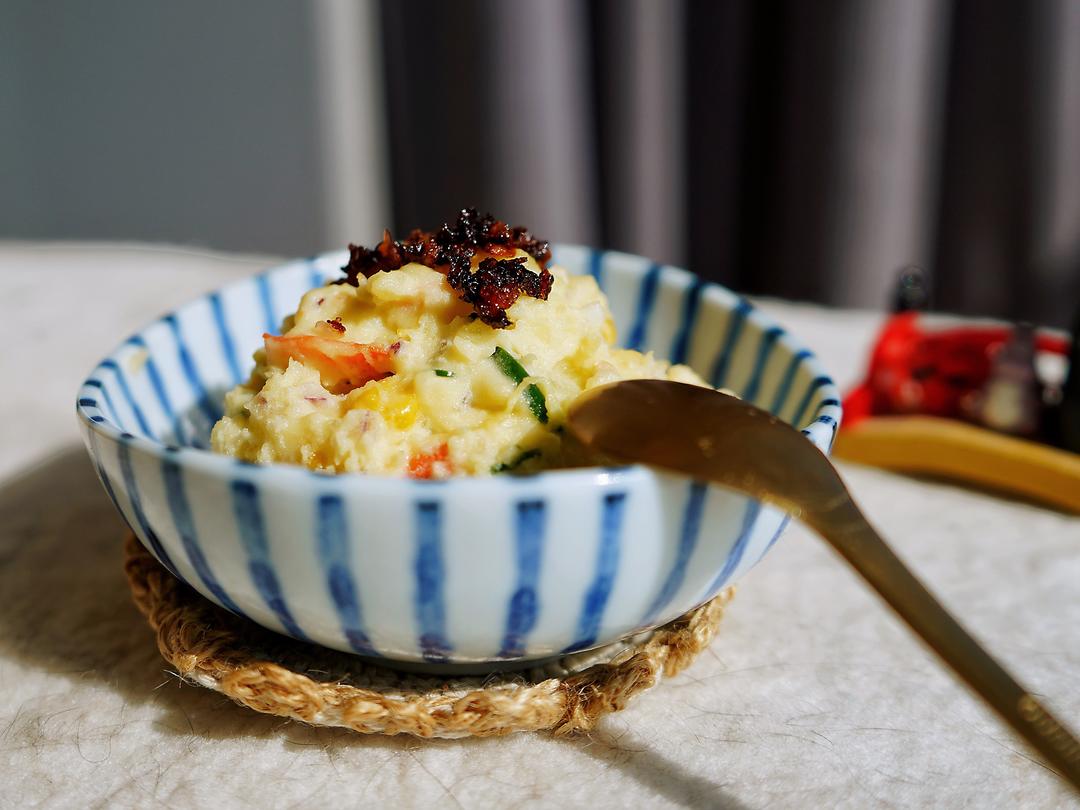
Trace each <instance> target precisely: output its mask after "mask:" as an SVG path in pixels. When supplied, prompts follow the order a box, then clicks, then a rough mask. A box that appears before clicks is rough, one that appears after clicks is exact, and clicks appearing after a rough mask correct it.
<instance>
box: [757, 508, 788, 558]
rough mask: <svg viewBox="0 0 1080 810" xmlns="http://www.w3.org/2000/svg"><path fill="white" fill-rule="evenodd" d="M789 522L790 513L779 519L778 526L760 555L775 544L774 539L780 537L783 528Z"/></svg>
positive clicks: (763, 554)
mask: <svg viewBox="0 0 1080 810" xmlns="http://www.w3.org/2000/svg"><path fill="white" fill-rule="evenodd" d="M790 522H791V515H784V517H783V519H782V520H781V521H780V528H778V529H777V530H776V534H774V535H773V536H772V538H771V539H770V540H769V544H768V545H767V546H765V551H763V552H762V556H765V553H766V552H768V550H769V549H770V548H772V547H773V546H774V545H776V541H777V540H779V539H780V535H782V534H783V533H784V529H786V528H787V526H788V523H790Z"/></svg>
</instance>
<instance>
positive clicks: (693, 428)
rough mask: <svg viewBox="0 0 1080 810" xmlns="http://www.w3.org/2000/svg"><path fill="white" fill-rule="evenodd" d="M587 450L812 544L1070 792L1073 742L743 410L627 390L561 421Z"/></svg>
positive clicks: (671, 390) (763, 419) (749, 409)
mask: <svg viewBox="0 0 1080 810" xmlns="http://www.w3.org/2000/svg"><path fill="white" fill-rule="evenodd" d="M568 427H569V429H570V432H571V433H572V434H573V435H574V436H575V437H576V438H577V439H578V440H579V441H581V442H582V443H583V444H584V445H585V446H586V447H587V448H589V449H590V450H592V451H594V452H598V453H602V454H604V455H606V456H610V457H613V458H617V459H620V460H622V461H634V462H639V463H644V464H650V465H653V466H656V467H659V468H661V469H665V470H668V471H670V472H679V473H683V474H684V475H688V476H690V477H692V478H694V479H696V480H700V481H709V482H711V483H715V484H720V485H722V486H725V487H728V488H730V489H734V490H736V491H738V492H742V493H744V494H746V495H748V496H749V497H751V498H754V499H756V500H759V501H762V502H766V503H773V504H776V505H777V506H780V507H781V508H783V509H784V510H786V511H787V512H789V513H790V514H791V515H792V516H793V517H796V518H797V519H799V520H802V521H803V522H804V523H806V524H807V525H808V526H810V528H812V529H814V530H815V531H816V532H817V533H818V534H819V535H821V537H823V538H824V539H825V540H826V541H827V542H828V543H829V544H830V545H831V546H832V547H833V548H834V549H835V550H836V551H837V552H839V553H840V555H841V556H843V557H844V558H845V559H846V560H847V561H848V562H849V563H851V565H852V567H854V568H855V570H856V571H858V573H859V574H861V575H862V576H863V578H864V579H865V580H866V581H867V582H868V583H869V584H870V586H871V587H873V588H874V589H875V590H876V591H877V592H878V594H879V595H880V596H881V597H882V598H883V599H884V600H885V601H886V602H887V603H888V604H889V605H890V606H891V607H892V608H893V609H895V610H896V612H897V613H898V614H899V615H900V617H901V618H902V619H903V620H904V621H905V622H907V624H908V625H909V626H910V627H911V629H912V630H914V631H915V633H916V634H917V635H919V636H920V637H921V638H922V639H923V641H925V642H926V643H927V644H928V645H929V646H930V648H931V649H933V650H934V652H936V653H937V654H938V655H939V656H941V658H942V660H943V661H944V662H945V663H946V664H948V665H949V666H950V667H951V668H952V669H953V671H954V672H955V673H956V674H957V675H959V676H960V678H961V679H963V680H964V681H965V682H966V683H967V684H968V686H970V687H971V689H972V690H973V691H974V692H976V693H977V694H978V695H980V696H981V697H982V698H983V699H984V700H985V701H986V702H987V703H988V704H989V705H990V707H991V708H993V709H994V710H995V711H996V712H997V713H998V714H999V715H1000V716H1001V717H1002V719H1004V720H1005V721H1006V722H1007V723H1008V724H1009V725H1011V726H1012V727H1013V729H1014V730H1015V731H1016V732H1017V733H1019V734H1020V736H1021V737H1023V738H1024V739H1025V740H1027V742H1028V743H1030V744H1031V746H1032V747H1033V748H1034V749H1035V750H1036V751H1038V752H1039V753H1040V754H1042V755H1043V756H1044V757H1045V758H1046V759H1047V760H1048V761H1049V762H1050V763H1051V764H1052V765H1053V766H1054V767H1055V768H1057V769H1058V771H1059V772H1060V774H1061V775H1063V776H1064V778H1066V779H1067V780H1068V781H1070V782H1071V783H1072V784H1073V786H1074V787H1076V788H1078V789H1080V742H1078V741H1077V740H1076V738H1075V737H1074V736H1073V735H1072V734H1071V733H1070V732H1069V731H1067V730H1066V729H1065V728H1064V727H1063V726H1062V725H1061V724H1060V723H1059V722H1058V721H1057V720H1056V719H1055V718H1054V717H1053V716H1052V715H1051V714H1050V713H1049V712H1048V711H1047V710H1046V709H1045V708H1044V707H1043V706H1042V704H1041V703H1040V702H1039V700H1038V699H1037V698H1035V697H1034V696H1033V695H1032V694H1030V693H1029V692H1028V691H1027V690H1025V689H1024V688H1023V687H1021V686H1020V685H1019V684H1018V683H1017V682H1016V681H1015V680H1014V679H1013V677H1012V676H1011V675H1009V673H1008V672H1006V671H1005V670H1004V669H1003V668H1002V667H1001V665H1000V664H998V663H997V662H996V661H995V660H994V659H993V658H992V657H991V656H990V655H989V653H987V652H986V651H985V650H984V649H983V648H982V647H981V646H980V645H979V643H978V642H977V641H975V640H974V639H973V638H972V637H971V636H970V635H969V634H968V633H967V631H965V630H964V629H963V628H962V627H961V626H960V625H959V624H958V623H957V621H956V620H955V619H954V618H953V617H952V616H951V615H949V613H948V612H947V611H946V610H945V609H944V608H943V607H942V606H941V604H940V603H939V602H938V601H937V600H936V599H935V598H934V597H933V596H932V595H931V594H930V592H929V591H928V590H927V589H926V587H925V586H924V585H923V584H922V583H921V582H920V581H919V580H918V579H916V577H915V576H914V574H912V573H911V571H910V570H908V568H907V567H906V566H905V565H904V564H903V562H901V561H900V559H899V558H898V557H897V556H896V555H895V554H894V553H893V551H892V550H891V549H890V548H889V546H888V545H887V544H886V543H885V541H884V540H882V539H881V537H880V536H879V535H878V534H877V532H876V531H875V530H874V528H873V527H872V526H871V525H870V523H869V522H868V521H867V520H866V518H865V517H864V516H863V514H862V512H860V511H859V508H858V507H857V506H856V505H855V503H854V501H853V500H852V499H851V495H850V493H849V492H848V491H847V488H846V487H845V486H844V483H843V481H842V480H841V479H840V476H839V475H838V474H837V472H836V469H835V468H834V467H833V466H832V464H831V463H830V462H829V460H828V458H827V457H826V456H825V455H824V453H822V452H821V451H820V450H819V449H818V448H817V447H816V446H814V445H813V444H812V443H811V442H809V441H807V440H806V438H805V437H804V436H802V435H801V434H800V433H799V431H798V430H796V429H795V428H793V427H791V426H790V425H788V424H785V423H784V422H782V421H780V420H779V419H777V418H775V417H774V416H772V415H771V414H769V413H768V412H766V411H763V410H761V409H760V408H758V407H756V406H755V405H753V404H751V403H748V402H744V401H742V400H739V399H738V398H736V397H733V396H730V395H728V394H724V393H722V392H719V391H714V390H712V389H709V388H703V387H700V386H694V385H687V384H685V383H675V382H668V381H666V380H628V381H624V382H617V383H611V384H608V385H605V386H601V387H599V388H595V389H592V390H590V391H587V392H585V393H584V394H583V395H582V396H581V397H579V398H578V400H577V401H576V402H575V403H574V405H573V406H572V408H571V410H570V412H569V418H568Z"/></svg>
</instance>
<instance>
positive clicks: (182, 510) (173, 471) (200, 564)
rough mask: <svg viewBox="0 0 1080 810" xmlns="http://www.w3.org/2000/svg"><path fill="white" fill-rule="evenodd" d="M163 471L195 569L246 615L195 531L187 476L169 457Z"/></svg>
mask: <svg viewBox="0 0 1080 810" xmlns="http://www.w3.org/2000/svg"><path fill="white" fill-rule="evenodd" d="M161 475H162V478H163V479H164V482H165V496H166V498H167V499H168V501H169V511H170V513H172V519H173V523H174V524H175V525H176V531H177V534H179V535H180V542H181V543H182V544H183V546H184V551H186V552H187V556H188V560H189V561H190V562H191V566H192V567H193V568H194V569H195V573H196V574H198V576H199V579H201V580H202V581H203V584H204V585H205V586H206V587H207V589H208V590H209V591H210V593H212V594H213V595H214V596H215V597H216V598H217V600H218V602H220V603H221V604H222V606H224V607H226V608H228V609H229V610H231V611H232V612H233V613H237V614H240V615H243V611H241V610H240V608H238V607H237V606H236V603H235V602H234V601H233V600H232V597H230V596H229V594H228V593H226V592H225V589H224V588H223V587H221V583H220V582H218V579H217V577H215V576H214V572H213V571H211V570H210V564H209V563H208V562H207V561H206V555H205V554H203V551H202V549H201V548H200V547H199V538H198V537H197V536H196V534H195V520H194V518H193V517H192V516H191V505H190V504H189V503H188V499H187V492H186V491H185V489H184V477H183V473H182V472H181V470H180V466H179V465H178V464H177V463H176V462H175V461H170V460H168V459H166V460H165V461H163V462H162V463H161Z"/></svg>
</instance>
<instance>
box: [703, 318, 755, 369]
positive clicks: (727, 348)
mask: <svg viewBox="0 0 1080 810" xmlns="http://www.w3.org/2000/svg"><path fill="white" fill-rule="evenodd" d="M751 309H753V307H752V306H750V302H749V301H747V300H746V299H745V298H740V299H739V303H738V304H736V306H735V309H733V310H732V311H731V315H729V316H728V324H727V335H726V336H725V337H724V343H723V345H722V346H721V347H720V352H719V353H718V354H717V356H716V362H715V363H713V368H712V374H711V375H710V377H709V379H710V380H711V382H712V386H713V388H723V387H724V383H725V382H726V381H727V373H728V366H729V365H730V364H731V356H732V354H734V353H735V347H736V345H738V343H739V334H740V333H741V332H742V329H743V325H744V324H745V323H746V316H747V315H748V314H749V313H750V310H751Z"/></svg>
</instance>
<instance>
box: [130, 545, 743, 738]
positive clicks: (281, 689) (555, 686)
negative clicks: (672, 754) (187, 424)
mask: <svg viewBox="0 0 1080 810" xmlns="http://www.w3.org/2000/svg"><path fill="white" fill-rule="evenodd" d="M124 551H125V555H126V560H125V564H124V569H125V571H126V572H127V576H128V581H129V583H130V585H131V592H132V596H133V597H134V599H135V604H136V605H137V606H138V608H139V610H141V611H142V613H143V614H144V615H145V616H146V617H147V619H148V620H149V622H150V626H151V627H152V628H153V629H154V630H155V631H156V632H157V643H158V649H159V650H160V651H161V654H162V656H164V658H165V660H166V661H168V662H169V663H170V664H172V666H174V667H176V670H177V672H178V673H179V674H180V675H181V676H182V677H183V678H185V679H186V680H188V681H191V682H192V683H196V684H199V685H200V686H205V687H207V688H208V689H213V690H215V691H217V692H221V693H222V694H224V695H228V696H229V697H230V698H232V699H233V700H235V701H237V702H238V703H241V704H243V705H244V706H248V707H249V708H252V709H254V710H255V711H258V712H264V713H266V714H274V715H279V716H281V717H289V718H292V719H294V720H300V721H303V722H305V723H310V724H312V725H319V726H341V727H344V728H350V729H352V730H354V731H358V732H360V733H362V734H413V735H415V736H417V737H468V736H478V737H484V736H493V735H499V734H509V733H511V732H515V731H538V730H542V729H551V730H553V731H554V732H555V733H556V734H567V733H570V732H574V731H588V730H590V729H591V728H593V726H594V725H595V724H596V722H597V721H598V720H599V719H600V718H601V717H602V716H603V715H605V714H608V713H610V712H617V711H619V710H621V709H623V708H625V706H626V704H627V702H628V701H629V700H630V698H632V697H633V696H634V695H636V694H638V693H640V692H643V691H645V690H646V689H649V688H651V687H652V686H655V685H656V684H657V683H658V681H659V679H660V677H661V675H664V676H667V677H671V676H672V675H675V674H676V673H678V672H680V671H682V670H683V669H685V668H686V667H687V666H689V664H690V663H691V662H692V661H693V660H694V659H695V658H696V657H697V655H698V654H699V653H700V652H701V651H702V650H704V649H705V647H707V646H708V644H709V642H710V641H712V639H713V636H714V635H715V634H716V629H717V627H718V626H719V624H720V619H721V616H722V615H723V612H724V606H725V605H726V604H727V603H728V601H729V600H730V599H731V597H732V594H733V590H732V589H730V588H729V589H727V590H725V591H724V592H723V593H721V594H720V595H719V596H717V597H716V598H715V599H713V600H712V601H711V602H708V603H706V604H704V605H702V606H701V607H699V608H696V609H694V610H692V611H690V612H689V613H687V614H685V615H684V616H682V617H681V618H678V619H676V620H675V621H673V622H670V623H669V624H666V625H664V626H663V627H660V628H658V629H656V630H653V631H650V632H647V633H641V634H639V635H637V636H634V637H633V638H630V639H626V640H625V641H623V642H619V643H618V644H613V645H610V646H608V647H603V648H601V649H599V650H591V651H587V652H584V653H577V654H574V655H569V656H564V657H562V658H559V659H557V660H556V661H554V662H551V663H548V664H546V665H544V666H540V667H536V668H534V669H531V670H520V671H515V672H510V673H498V674H491V675H485V676H474V677H450V676H434V677H433V676H427V675H416V674H410V673H405V672H399V671H396V670H393V669H389V668H386V667H383V666H379V665H375V664H372V663H371V662H370V661H369V660H367V659H361V658H358V657H356V656H353V655H348V654H346V653H340V652H336V651H334V650H329V649H326V648H323V647H319V646H316V645H312V644H304V643H302V642H299V641H294V640H292V639H289V638H286V637H285V636H282V635H279V634H277V633H273V632H270V631H269V630H265V629H263V628H262V627H260V626H258V625H256V624H255V623H253V622H251V621H249V620H247V619H244V618H241V617H239V616H236V615H234V614H232V613H229V612H228V611H226V610H223V609H221V608H219V607H217V606H216V605H214V604H213V603H211V602H210V601H209V600H207V599H204V598H203V597H202V596H200V595H199V594H198V593H196V592H195V591H194V590H193V589H191V588H189V587H188V586H187V585H184V584H183V583H181V582H179V581H178V580H177V579H175V578H174V577H173V576H172V575H171V574H169V573H168V572H167V571H166V570H165V569H164V568H163V567H162V566H161V565H160V564H159V563H158V562H157V561H156V560H155V559H154V558H153V557H152V556H151V555H150V554H149V552H147V551H146V550H145V549H144V548H143V547H142V545H141V544H140V543H139V542H138V540H136V539H135V538H134V537H133V536H130V535H129V536H128V539H127V543H126V544H125V547H124Z"/></svg>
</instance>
